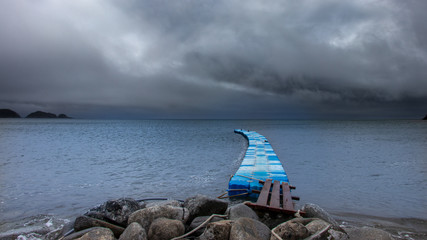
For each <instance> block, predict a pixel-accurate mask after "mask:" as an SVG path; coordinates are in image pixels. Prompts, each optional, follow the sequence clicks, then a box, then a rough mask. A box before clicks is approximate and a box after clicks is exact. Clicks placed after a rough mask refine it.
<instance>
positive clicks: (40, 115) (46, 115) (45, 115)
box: [26, 111, 71, 118]
mask: <svg viewBox="0 0 427 240" xmlns="http://www.w3.org/2000/svg"><path fill="white" fill-rule="evenodd" d="M26 118H71V117H68V116H67V115H65V114H63V113H61V114H59V115H58V116H56V115H55V114H53V113H48V112H42V111H37V112H33V113H30V114H28V116H27V117H26Z"/></svg>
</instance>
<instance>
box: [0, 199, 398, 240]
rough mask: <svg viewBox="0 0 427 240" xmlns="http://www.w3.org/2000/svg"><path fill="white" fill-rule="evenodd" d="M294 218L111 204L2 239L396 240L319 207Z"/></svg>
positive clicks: (193, 204)
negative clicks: (341, 220)
mask: <svg viewBox="0 0 427 240" xmlns="http://www.w3.org/2000/svg"><path fill="white" fill-rule="evenodd" d="M300 211H304V212H305V215H304V217H302V216H300V214H299V213H297V214H295V216H283V215H281V214H274V213H266V212H255V211H253V210H252V209H251V208H249V207H248V206H246V205H245V204H243V203H239V204H236V205H232V206H229V203H228V202H226V201H223V200H219V199H216V198H210V197H207V196H204V195H196V196H193V197H189V198H187V199H186V200H185V201H183V202H181V201H177V200H167V201H158V202H150V201H136V200H134V199H131V198H121V199H117V200H110V201H107V202H105V203H103V204H101V205H99V206H97V207H94V208H92V209H90V210H89V211H88V212H86V213H85V214H83V215H81V216H79V217H77V218H76V219H75V221H73V222H70V223H68V224H64V225H62V226H61V227H60V228H57V229H54V230H51V231H49V232H47V231H46V229H44V231H45V232H41V231H40V232H38V233H34V232H33V233H32V235H31V238H28V236H27V237H26V236H25V235H20V234H19V233H14V234H11V235H9V236H5V235H3V236H1V237H0V239H4V240H8V239H46V240H53V239H62V240H72V239H81V240H95V239H104V240H109V239H111V240H113V239H119V240H130V239H136V240H162V239H175V240H176V239H197V240H210V239H230V240H240V239H242V240H243V239H244V240H251V239H254V240H255V239H265V240H280V239H312V240H314V239H336V240H344V239H384V240H386V239H394V238H393V237H392V235H391V234H390V233H388V232H386V231H383V230H380V229H376V228H372V227H360V228H359V227H349V226H340V225H339V224H338V223H337V222H336V221H335V220H334V218H333V217H332V216H331V215H330V214H328V213H327V212H326V211H324V210H323V209H322V208H320V207H319V206H317V205H315V204H305V205H304V206H303V207H302V208H301V209H300Z"/></svg>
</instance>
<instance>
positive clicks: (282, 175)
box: [228, 129, 289, 197]
mask: <svg viewBox="0 0 427 240" xmlns="http://www.w3.org/2000/svg"><path fill="white" fill-rule="evenodd" d="M234 132H235V133H239V134H242V135H243V136H244V137H245V138H246V139H247V140H248V143H249V146H248V149H247V150H246V154H245V157H244V158H243V161H242V164H241V165H240V167H239V169H238V170H237V171H236V173H235V174H234V175H233V176H232V177H231V179H230V182H229V184H228V195H229V196H235V195H249V196H250V197H258V194H256V193H252V190H259V191H261V189H262V186H263V185H262V183H260V182H259V180H262V181H265V180H266V179H269V178H270V179H273V181H274V180H278V181H280V182H281V183H282V182H287V183H289V180H288V176H287V175H286V172H285V170H284V169H283V166H282V163H281V162H280V160H279V158H278V157H277V155H276V153H275V152H274V150H273V148H272V147H271V145H270V143H269V142H268V140H267V139H266V138H265V137H264V136H262V135H261V134H259V133H257V132H254V131H246V130H242V129H235V130H234Z"/></svg>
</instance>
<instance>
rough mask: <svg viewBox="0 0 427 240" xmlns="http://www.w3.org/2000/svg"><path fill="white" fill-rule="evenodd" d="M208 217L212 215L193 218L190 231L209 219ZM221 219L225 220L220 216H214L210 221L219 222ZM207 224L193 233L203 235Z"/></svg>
mask: <svg viewBox="0 0 427 240" xmlns="http://www.w3.org/2000/svg"><path fill="white" fill-rule="evenodd" d="M208 218H210V216H201V217H196V218H195V219H193V221H192V222H191V224H190V226H189V227H188V231H192V230H193V229H195V228H197V227H198V226H200V225H202V224H203V223H204V222H205V221H206V220H208ZM221 220H223V219H222V218H220V217H213V218H212V219H211V220H210V221H209V222H210V223H212V222H218V221H221ZM207 225H208V224H206V225H205V226H204V227H201V228H200V229H199V230H197V231H196V232H195V233H194V234H192V235H196V236H198V235H201V234H202V233H203V232H204V231H205V229H206V226H207Z"/></svg>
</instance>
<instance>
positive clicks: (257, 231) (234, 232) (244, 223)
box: [230, 217, 271, 240]
mask: <svg viewBox="0 0 427 240" xmlns="http://www.w3.org/2000/svg"><path fill="white" fill-rule="evenodd" d="M270 234H271V231H270V229H269V228H268V227H267V226H266V225H265V224H264V223H262V222H260V221H257V220H254V219H252V218H245V217H242V218H239V219H237V220H236V221H235V222H234V223H233V224H232V226H231V230H230V240H263V239H265V240H268V239H270Z"/></svg>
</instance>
